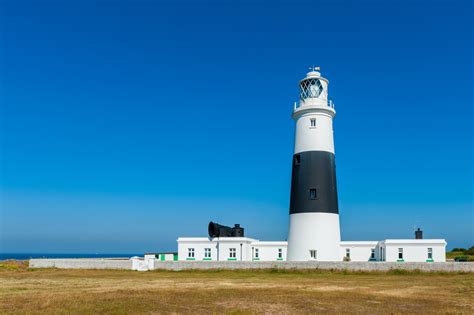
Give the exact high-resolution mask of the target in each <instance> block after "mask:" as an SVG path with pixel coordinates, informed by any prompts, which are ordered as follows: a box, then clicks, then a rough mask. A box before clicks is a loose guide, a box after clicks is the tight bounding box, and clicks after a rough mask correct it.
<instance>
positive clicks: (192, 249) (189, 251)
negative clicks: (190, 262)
mask: <svg viewBox="0 0 474 315" xmlns="http://www.w3.org/2000/svg"><path fill="white" fill-rule="evenodd" d="M188 258H194V248H188Z"/></svg>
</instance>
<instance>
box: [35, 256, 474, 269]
mask: <svg viewBox="0 0 474 315" xmlns="http://www.w3.org/2000/svg"><path fill="white" fill-rule="evenodd" d="M30 268H64V269H128V270H131V269H132V261H130V260H126V259H82V258H76V259H30ZM153 269H160V270H172V271H179V270H194V269H196V270H211V269H214V270H215V269H227V270H234V269H289V270H291V269H295V270H296V269H299V270H303V269H320V270H350V271H389V270H394V269H398V270H421V271H427V272H434V271H442V272H474V263H468V262H438V263H437V262H433V263H423V262H420V263H415V262H404V263H394V262H316V261H311V262H310V261H308V262H285V261H282V262H272V261H260V262H250V261H234V262H230V261H160V260H155V262H154V265H153Z"/></svg>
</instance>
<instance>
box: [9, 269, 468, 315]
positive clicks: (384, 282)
mask: <svg viewBox="0 0 474 315" xmlns="http://www.w3.org/2000/svg"><path fill="white" fill-rule="evenodd" d="M313 312H331V313H333V312H339V313H347V312H354V313H374V312H376V313H466V314H467V313H470V314H472V313H474V274H443V273H420V272H402V271H393V272H390V273H344V272H327V271H279V270H261V271H183V272H172V271H149V272H134V271H127V270H116V271H115V270H60V269H37V270H29V269H27V268H26V264H25V263H19V262H7V263H5V262H3V263H2V262H0V313H2V314H3V313H23V314H25V313H28V314H30V313H55V314H58V313H59V314H71V313H76V314H77V313H81V314H82V313H88V314H95V313H114V314H125V313H148V314H149V313H237V314H240V313H243V314H250V313H280V314H281V313H286V314H294V313H313Z"/></svg>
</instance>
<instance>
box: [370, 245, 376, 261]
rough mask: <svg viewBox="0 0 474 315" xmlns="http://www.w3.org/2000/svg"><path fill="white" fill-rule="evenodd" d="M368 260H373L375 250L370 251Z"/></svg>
mask: <svg viewBox="0 0 474 315" xmlns="http://www.w3.org/2000/svg"><path fill="white" fill-rule="evenodd" d="M370 259H375V248H371V249H370Z"/></svg>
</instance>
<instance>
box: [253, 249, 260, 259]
mask: <svg viewBox="0 0 474 315" xmlns="http://www.w3.org/2000/svg"><path fill="white" fill-rule="evenodd" d="M254 255H255V258H260V257H258V248H255V254H254Z"/></svg>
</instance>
